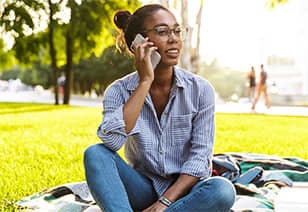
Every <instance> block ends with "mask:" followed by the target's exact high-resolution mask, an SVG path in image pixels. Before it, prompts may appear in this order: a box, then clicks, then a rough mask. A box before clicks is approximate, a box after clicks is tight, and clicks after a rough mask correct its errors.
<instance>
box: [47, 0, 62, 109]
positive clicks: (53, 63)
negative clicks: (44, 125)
mask: <svg viewBox="0 0 308 212" xmlns="http://www.w3.org/2000/svg"><path fill="white" fill-rule="evenodd" d="M48 4H49V53H50V58H51V68H52V72H53V82H54V92H55V105H58V104H59V85H58V77H59V71H58V66H57V58H56V55H57V52H56V50H55V47H54V42H53V32H54V28H53V8H52V3H51V0H48Z"/></svg>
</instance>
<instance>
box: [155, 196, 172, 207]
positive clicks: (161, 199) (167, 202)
mask: <svg viewBox="0 0 308 212" xmlns="http://www.w3.org/2000/svg"><path fill="white" fill-rule="evenodd" d="M158 201H160V202H161V203H163V204H164V205H165V206H167V207H169V206H170V205H171V204H172V202H171V201H170V200H168V199H167V198H165V197H163V196H161V197H160V198H159V199H158Z"/></svg>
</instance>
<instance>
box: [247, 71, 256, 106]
mask: <svg viewBox="0 0 308 212" xmlns="http://www.w3.org/2000/svg"><path fill="white" fill-rule="evenodd" d="M247 79H248V81H249V94H248V96H249V101H250V102H251V103H253V102H254V100H255V92H256V72H255V68H254V67H253V66H251V70H250V71H249V72H248V74H247Z"/></svg>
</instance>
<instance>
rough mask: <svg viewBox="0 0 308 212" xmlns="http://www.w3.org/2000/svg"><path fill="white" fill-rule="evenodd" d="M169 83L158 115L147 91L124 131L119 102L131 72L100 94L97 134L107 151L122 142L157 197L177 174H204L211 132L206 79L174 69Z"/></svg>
mask: <svg viewBox="0 0 308 212" xmlns="http://www.w3.org/2000/svg"><path fill="white" fill-rule="evenodd" d="M174 76H175V80H174V85H173V86H172V89H171V92H170V97H169V101H168V103H167V105H166V107H165V110H164V112H163V113H162V115H161V118H160V119H158V118H157V115H156V111H155V108H154V105H153V103H152V100H151V96H150V94H149V93H148V95H147V97H146V99H145V103H144V105H143V107H142V110H141V112H140V115H139V117H138V119H137V122H136V124H135V126H134V128H133V129H132V130H131V132H130V133H129V134H126V132H125V122H124V120H123V111H122V110H123V106H124V104H125V103H126V101H127V100H128V98H129V97H130V96H131V95H132V93H133V91H134V90H135V89H136V87H137V85H138V83H139V76H138V73H137V72H134V73H132V74H130V75H128V76H126V77H124V78H122V79H119V80H117V81H115V82H114V83H112V84H111V85H110V86H109V87H108V89H107V90H106V92H105V94H104V99H103V106H104V109H103V121H102V123H101V125H100V126H99V128H98V130H97V135H98V137H99V138H100V139H101V140H102V141H103V142H104V144H105V146H106V147H108V148H109V149H110V150H112V151H117V150H119V149H120V148H121V147H122V146H123V144H125V157H126V159H127V161H128V163H129V165H130V166H132V167H133V168H135V169H136V170H137V171H139V172H140V173H142V174H144V175H145V176H147V177H149V178H150V179H151V180H152V183H153V186H154V189H155V190H156V192H157V194H158V195H159V196H161V195H162V194H163V193H164V192H165V191H166V190H167V188H168V187H169V186H170V185H171V184H172V183H174V182H175V180H176V179H177V177H178V176H179V174H184V173H185V174H188V175H192V176H196V177H200V178H207V177H209V176H210V174H211V169H212V167H211V160H212V155H213V144H214V134H215V96H214V89H213V87H212V86H211V85H210V83H209V82H208V81H206V80H204V79H203V78H201V77H199V76H196V75H194V74H192V73H189V72H187V71H184V70H182V69H180V68H177V67H175V68H174Z"/></svg>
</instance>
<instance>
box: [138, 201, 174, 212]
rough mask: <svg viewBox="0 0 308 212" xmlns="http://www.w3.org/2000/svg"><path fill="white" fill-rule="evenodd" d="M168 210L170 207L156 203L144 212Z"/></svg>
mask: <svg viewBox="0 0 308 212" xmlns="http://www.w3.org/2000/svg"><path fill="white" fill-rule="evenodd" d="M167 208H168V207H167V206H166V205H164V204H162V203H161V202H159V201H156V202H155V203H154V204H153V205H151V206H150V207H148V208H147V209H145V210H143V211H142V212H163V211H165V210H166V209H167Z"/></svg>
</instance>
